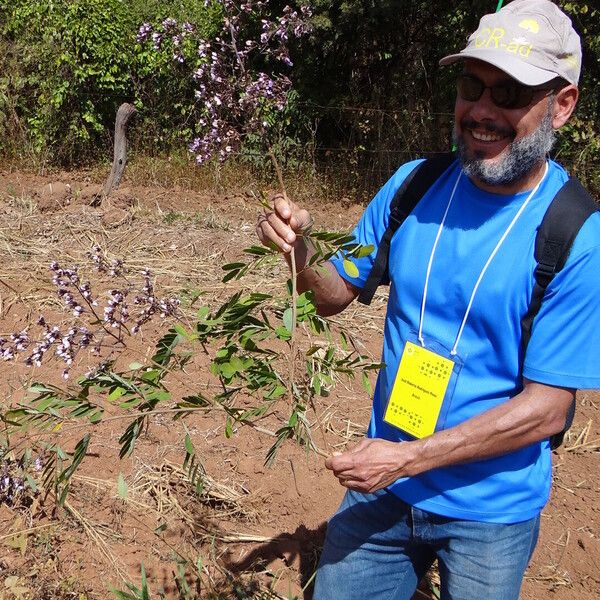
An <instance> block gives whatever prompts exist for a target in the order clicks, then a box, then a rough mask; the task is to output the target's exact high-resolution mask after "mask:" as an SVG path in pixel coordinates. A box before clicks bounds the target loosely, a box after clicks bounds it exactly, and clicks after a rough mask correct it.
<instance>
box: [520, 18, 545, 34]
mask: <svg viewBox="0 0 600 600" xmlns="http://www.w3.org/2000/svg"><path fill="white" fill-rule="evenodd" d="M519 27H520V28H521V29H526V30H527V31H531V33H539V31H540V24H539V23H538V22H537V21H536V20H535V19H524V20H523V21H521V22H520V23H519Z"/></svg>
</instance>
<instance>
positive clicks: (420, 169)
mask: <svg viewBox="0 0 600 600" xmlns="http://www.w3.org/2000/svg"><path fill="white" fill-rule="evenodd" d="M455 158H456V157H455V155H454V153H450V152H448V153H444V154H440V155H438V156H434V157H432V158H428V159H427V160H425V161H423V162H422V163H419V164H418V165H417V166H416V167H415V168H414V169H413V170H412V171H411V172H410V173H409V174H408V176H407V177H406V179H405V180H404V181H403V182H402V185H401V186H400V187H399V188H398V190H397V191H396V193H395V194H394V197H393V199H392V202H391V204H390V218H389V223H388V226H387V229H386V230H385V232H384V233H383V236H382V238H381V240H380V242H379V247H378V248H377V254H376V256H375V261H374V263H373V266H372V267H371V271H370V273H369V276H368V278H367V281H366V283H365V285H364V287H363V288H362V290H361V291H360V293H359V295H358V301H359V302H361V303H362V304H371V300H373V296H374V295H375V290H376V289H377V288H378V287H379V285H381V284H382V283H383V282H384V281H386V279H387V270H388V258H389V254H390V244H391V241H392V237H393V236H394V233H396V231H397V230H398V228H399V227H400V225H402V223H404V221H405V220H406V218H407V217H408V215H410V213H411V212H412V211H413V209H414V208H415V206H416V205H417V204H418V203H419V200H421V198H422V197H423V196H424V195H425V193H426V192H427V190H428V189H429V188H430V187H431V186H432V185H433V184H434V183H435V182H436V181H437V180H438V179H439V177H440V176H441V175H442V173H443V172H444V171H445V170H446V169H447V168H448V167H449V166H450V165H451V164H452V163H453V162H454V160H455Z"/></svg>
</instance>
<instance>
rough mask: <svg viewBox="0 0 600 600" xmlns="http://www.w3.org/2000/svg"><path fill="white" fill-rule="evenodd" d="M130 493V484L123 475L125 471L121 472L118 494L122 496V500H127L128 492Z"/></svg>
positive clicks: (118, 481) (118, 480) (118, 479)
mask: <svg viewBox="0 0 600 600" xmlns="http://www.w3.org/2000/svg"><path fill="white" fill-rule="evenodd" d="M128 493H129V486H128V485H127V482H126V481H125V478H124V477H123V473H119V477H118V478H117V496H119V498H121V500H125V499H126V498H127V494H128Z"/></svg>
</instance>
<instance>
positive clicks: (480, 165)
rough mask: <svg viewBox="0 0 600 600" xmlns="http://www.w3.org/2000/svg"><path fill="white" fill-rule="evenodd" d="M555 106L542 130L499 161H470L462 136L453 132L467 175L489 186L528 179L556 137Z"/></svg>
mask: <svg viewBox="0 0 600 600" xmlns="http://www.w3.org/2000/svg"><path fill="white" fill-rule="evenodd" d="M551 107H552V104H551V103H549V105H548V111H547V112H546V114H545V115H544V118H543V119H542V122H541V123H540V126H539V127H538V128H537V129H536V130H535V131H533V132H532V133H530V134H529V135H526V136H525V137H522V138H521V139H520V140H517V141H515V142H512V143H511V144H510V145H509V146H508V152H506V153H505V154H504V156H502V157H501V158H500V159H498V160H490V159H485V158H481V157H477V156H475V157H469V156H468V155H467V148H466V145H465V142H464V140H463V138H462V136H460V135H458V134H457V133H456V129H455V130H454V131H453V133H452V136H453V140H454V144H455V145H456V147H457V149H458V158H459V160H460V163H461V165H462V168H463V170H464V172H465V173H466V174H467V175H468V176H469V177H470V178H471V179H476V180H478V181H481V182H482V183H485V184H486V185H508V184H512V183H515V182H517V181H519V180H520V179H522V178H523V177H525V176H526V175H528V174H529V173H530V172H531V171H532V170H533V169H534V168H535V167H537V166H538V165H539V163H540V161H542V160H544V159H545V158H546V155H547V154H548V152H550V150H551V149H552V146H553V145H554V141H555V138H556V133H555V131H554V128H553V127H552V109H551Z"/></svg>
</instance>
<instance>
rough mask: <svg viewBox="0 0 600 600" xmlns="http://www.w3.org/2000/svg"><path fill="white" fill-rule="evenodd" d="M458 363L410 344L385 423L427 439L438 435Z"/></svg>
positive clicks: (388, 407)
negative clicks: (437, 424) (435, 433)
mask: <svg viewBox="0 0 600 600" xmlns="http://www.w3.org/2000/svg"><path fill="white" fill-rule="evenodd" d="M453 367H454V363H453V362H452V361H451V360H450V359H448V358H444V357H443V356H440V355H439V354H436V353H435V352H431V350H427V349H426V348H423V347H421V346H418V345H416V344H413V343H412V342H406V346H405V347H404V352H403V353H402V358H401V359H400V366H399V367H398V373H397V375H396V381H395V382H394V387H393V388H392V395H391V396H390V400H389V402H388V406H387V409H386V411H385V415H384V417H383V420H384V421H385V422H386V423H389V424H390V425H394V426H395V427H398V428H399V429H402V430H403V431H406V433H409V434H410V435H412V436H414V437H416V438H423V437H425V436H428V435H431V434H432V433H433V432H434V431H435V426H436V423H437V420H438V417H439V415H440V410H441V408H442V402H443V401H444V396H445V395H446V390H447V389H448V383H449V381H450V375H452V369H453Z"/></svg>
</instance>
